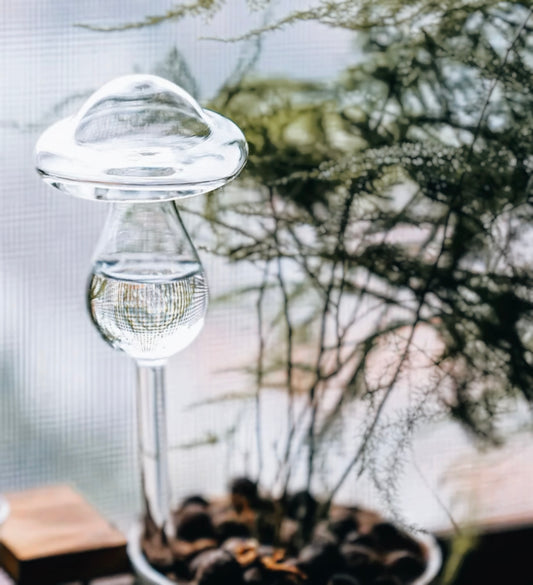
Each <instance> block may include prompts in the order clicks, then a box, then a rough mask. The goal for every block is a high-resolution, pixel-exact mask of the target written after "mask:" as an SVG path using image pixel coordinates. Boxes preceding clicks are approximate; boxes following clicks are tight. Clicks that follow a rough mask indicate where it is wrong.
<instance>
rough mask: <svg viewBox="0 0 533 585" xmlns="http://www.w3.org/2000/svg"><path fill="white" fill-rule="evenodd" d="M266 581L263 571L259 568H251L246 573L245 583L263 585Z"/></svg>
mask: <svg viewBox="0 0 533 585" xmlns="http://www.w3.org/2000/svg"><path fill="white" fill-rule="evenodd" d="M263 581H264V575H263V571H261V569H260V568H259V567H250V568H249V569H246V571H244V582H245V583H249V584H250V585H262V584H263Z"/></svg>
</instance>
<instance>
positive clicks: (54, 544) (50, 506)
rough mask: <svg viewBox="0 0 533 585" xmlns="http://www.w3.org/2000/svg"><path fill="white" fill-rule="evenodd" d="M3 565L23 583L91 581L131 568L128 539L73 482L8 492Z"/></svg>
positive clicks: (0, 540)
mask: <svg viewBox="0 0 533 585" xmlns="http://www.w3.org/2000/svg"><path fill="white" fill-rule="evenodd" d="M6 497H7V500H8V501H9V504H10V507H11V513H10V515H9V518H8V520H7V521H6V523H5V524H4V526H3V527H2V529H1V533H0V566H2V567H3V568H4V569H5V570H6V572H7V573H9V575H11V576H12V577H13V579H14V580H15V581H16V582H17V583H18V584H19V585H36V584H39V585H53V584H55V583H60V582H67V581H88V580H91V579H94V578H97V577H103V576H107V575H116V574H120V573H125V572H128V571H129V563H128V559H127V555H126V539H125V537H124V536H123V534H122V533H121V532H120V531H118V530H117V529H116V528H114V527H113V526H112V525H111V524H110V523H109V522H108V521H107V520H105V518H103V517H102V516H100V514H99V513H98V512H97V511H96V510H94V508H92V507H91V506H90V505H89V504H88V503H87V502H86V501H85V500H84V498H83V497H82V496H81V495H80V494H78V493H77V492H75V491H74V490H73V489H72V488H70V487H69V486H52V487H44V488H39V489H34V490H29V491H25V492H19V493H12V494H6Z"/></svg>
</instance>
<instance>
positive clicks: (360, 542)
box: [344, 532, 377, 549]
mask: <svg viewBox="0 0 533 585" xmlns="http://www.w3.org/2000/svg"><path fill="white" fill-rule="evenodd" d="M344 542H346V543H348V544H356V545H357V546H366V547H367V548H371V549H374V548H376V546H377V544H376V539H375V538H374V537H373V536H372V535H371V534H359V532H349V533H348V534H347V535H346V537H345V539H344Z"/></svg>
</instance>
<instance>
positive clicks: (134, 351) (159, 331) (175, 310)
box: [88, 202, 208, 361]
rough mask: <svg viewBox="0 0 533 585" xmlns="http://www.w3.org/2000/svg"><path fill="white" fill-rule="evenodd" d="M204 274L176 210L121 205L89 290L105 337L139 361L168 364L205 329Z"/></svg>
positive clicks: (107, 229) (110, 222)
mask: <svg viewBox="0 0 533 585" xmlns="http://www.w3.org/2000/svg"><path fill="white" fill-rule="evenodd" d="M207 301H208V289H207V282H206V278H205V274H204V270H203V268H202V265H201V263H200V260H199V258H198V255H197V253H196V250H195V249H194V246H193V244H192V242H191V240H190V239H189V236H188V234H187V232H186V231H185V228H184V226H183V223H182V222H181V219H180V217H179V214H178V211H177V208H176V206H175V204H174V203H173V202H166V203H159V204H158V203H149V204H146V203H145V204H134V205H130V204H116V205H114V206H113V208H112V210H111V212H110V216H109V218H108V220H107V223H106V226H105V228H104V232H103V237H102V240H101V242H100V244H99V246H98V249H97V252H96V255H95V258H94V261H93V268H92V273H91V276H90V279H89V286H88V303H89V312H90V314H91V317H92V319H93V322H94V323H95V325H96V327H97V328H98V330H99V331H100V333H101V335H102V337H103V338H104V339H105V340H106V341H107V342H108V343H109V344H110V345H112V346H113V347H115V348H117V349H120V350H122V351H124V352H125V353H127V354H128V355H129V356H131V357H133V358H134V359H136V360H137V361H153V360H165V359H166V358H168V357H170V356H171V355H173V354H175V353H177V352H179V351H181V350H182V349H184V348H185V347H187V346H188V345H189V344H190V343H191V342H192V341H193V340H194V338H195V337H196V336H197V335H198V333H199V332H200V330H201V329H202V326H203V323H204V317H205V313H206V310H207Z"/></svg>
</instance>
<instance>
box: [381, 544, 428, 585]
mask: <svg viewBox="0 0 533 585" xmlns="http://www.w3.org/2000/svg"><path fill="white" fill-rule="evenodd" d="M385 563H386V566H387V571H388V572H389V573H390V574H391V575H393V576H395V577H398V579H400V581H402V582H404V583H411V582H412V581H415V580H416V579H418V577H420V576H421V575H423V573H424V571H425V570H426V563H425V562H424V561H423V560H422V559H421V558H420V557H419V556H416V555H414V554H412V553H410V552H407V551H405V552H398V553H391V554H390V555H388V557H387V559H386V560H385Z"/></svg>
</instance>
